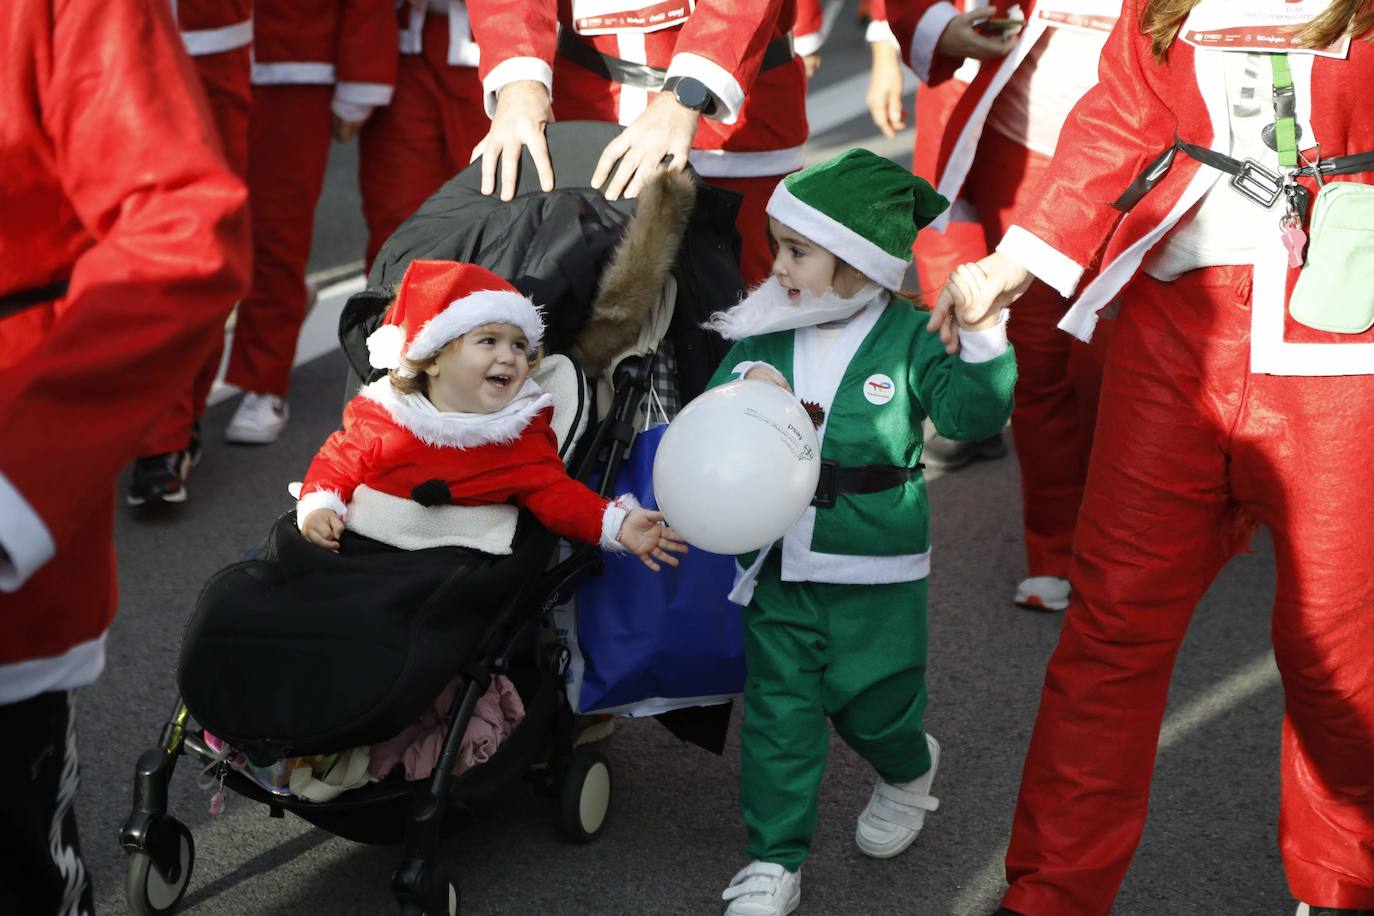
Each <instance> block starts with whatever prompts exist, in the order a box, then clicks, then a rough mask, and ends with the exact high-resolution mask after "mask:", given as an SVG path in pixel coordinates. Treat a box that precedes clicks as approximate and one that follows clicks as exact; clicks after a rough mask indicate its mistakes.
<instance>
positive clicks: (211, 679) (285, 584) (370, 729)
mask: <svg viewBox="0 0 1374 916" xmlns="http://www.w3.org/2000/svg"><path fill="white" fill-rule="evenodd" d="M541 534H542V532H541ZM544 540H545V538H544V537H541V536H539V535H538V534H535V535H534V536H531V537H527V538H523V539H520V540H519V546H518V547H517V549H516V553H515V554H514V555H513V556H509V557H502V558H494V557H490V556H487V555H485V554H480V553H476V552H474V551H470V550H465V549H463V548H458V547H434V548H429V549H425V550H398V549H396V548H392V547H389V546H387V545H384V544H381V543H378V542H376V541H371V540H368V539H367V538H363V537H361V536H359V535H356V534H354V533H352V532H345V534H344V536H343V539H342V541H341V544H340V552H339V553H337V554H336V553H333V552H332V551H329V550H327V549H325V548H323V547H318V546H316V545H314V544H311V543H310V542H309V541H307V540H306V539H305V538H303V537H302V536H301V533H300V531H299V530H298V529H297V528H296V519H295V514H294V513H290V514H287V515H283V516H282V517H281V518H279V519H278V520H277V522H276V524H274V525H273V527H272V530H271V533H270V534H269V535H268V537H267V540H266V541H265V542H264V544H263V545H262V547H261V549H260V551H259V553H258V555H257V556H256V557H254V558H252V559H249V560H245V561H243V562H241V563H236V564H234V565H232V566H229V567H227V568H226V569H224V570H222V571H221V572H219V573H218V574H216V575H215V576H214V577H213V578H212V579H211V580H210V581H209V582H208V583H207V584H206V586H205V589H204V590H203V591H202V593H201V595H200V600H199V601H198V602H197V603H196V608H195V611H194V612H193V613H192V615H191V618H190V621H189V622H188V624H187V628H186V636H185V639H184V641H183V644H182V655H181V662H180V666H179V671H180V682H181V689H182V694H183V696H184V697H185V700H186V704H187V706H188V707H189V708H190V710H191V713H192V714H193V715H194V716H195V717H196V720H197V721H198V722H200V723H201V724H202V725H204V726H205V727H206V728H207V729H209V730H210V731H212V732H213V733H214V734H215V735H217V736H218V737H220V738H222V739H224V740H226V741H228V742H230V743H232V744H234V745H236V746H238V747H240V748H241V749H243V750H244V751H246V752H247V753H248V754H249V755H250V757H251V758H253V759H254V761H255V762H262V763H266V762H270V761H271V760H275V759H277V758H280V757H283V756H289V755H290V756H294V755H298V754H300V755H303V754H315V753H323V752H331V751H337V750H340V749H341V748H344V747H349V746H353V745H361V744H372V743H375V742H379V741H384V740H386V739H388V738H390V737H391V736H393V735H395V734H396V733H397V732H399V731H400V730H401V729H402V728H404V727H405V726H406V725H407V724H409V723H410V722H411V721H413V720H414V719H415V718H416V716H418V715H419V714H420V712H421V711H422V710H424V708H425V707H426V706H427V705H428V704H429V703H431V702H432V701H433V699H434V697H435V696H437V695H438V693H439V692H440V691H441V690H442V689H443V688H444V685H445V684H446V683H447V682H448V681H449V679H450V678H452V677H453V674H454V672H455V671H459V670H461V669H462V667H463V664H464V662H465V661H466V660H467V659H468V658H470V657H471V655H472V652H473V649H474V648H475V644H476V643H477V642H478V641H479V640H480V639H481V637H482V635H483V633H484V631H485V630H486V628H487V626H488V625H489V623H490V622H491V619H492V617H493V615H495V614H496V612H497V611H498V610H499V609H500V608H502V607H503V606H504V605H506V603H507V602H508V601H509V598H510V596H511V594H512V593H513V592H516V591H518V586H519V583H520V582H521V581H522V580H525V581H528V579H530V578H533V577H535V576H537V574H538V573H539V572H540V571H542V565H543V562H544V559H545V557H546V556H547V549H548V545H547V544H540V543H539V542H541V541H544Z"/></svg>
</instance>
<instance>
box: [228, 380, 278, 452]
mask: <svg viewBox="0 0 1374 916" xmlns="http://www.w3.org/2000/svg"><path fill="white" fill-rule="evenodd" d="M290 418H291V408H290V407H288V406H287V404H286V400H285V399H284V398H279V397H277V396H276V395H274V394H258V393H257V392H255V391H247V392H244V395H243V400H242V401H240V402H239V406H238V408H237V409H235V410H234V416H233V417H232V418H231V419H230V420H229V425H228V426H227V427H225V429H224V441H225V442H228V443H230V444H231V445H270V444H272V443H273V442H276V441H277V440H278V439H280V438H281V434H282V430H284V429H286V421H287V420H289V419H290Z"/></svg>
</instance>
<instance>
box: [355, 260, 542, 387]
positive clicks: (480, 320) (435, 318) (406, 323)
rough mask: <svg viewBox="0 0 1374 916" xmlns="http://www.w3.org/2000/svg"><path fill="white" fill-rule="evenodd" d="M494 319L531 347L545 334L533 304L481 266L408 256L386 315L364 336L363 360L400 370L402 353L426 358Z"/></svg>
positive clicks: (421, 358)
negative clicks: (512, 328) (515, 330)
mask: <svg viewBox="0 0 1374 916" xmlns="http://www.w3.org/2000/svg"><path fill="white" fill-rule="evenodd" d="M495 322H499V323H501V324H513V325H515V326H516V327H518V328H519V329H520V330H522V331H524V332H525V337H526V339H528V340H529V344H530V348H531V349H533V348H535V347H537V346H539V344H540V342H541V341H542V340H543V338H544V319H543V317H542V316H541V315H540V314H539V309H538V308H537V307H536V306H535V304H534V303H533V302H531V301H530V299H529V298H528V297H527V296H524V295H523V294H521V292H520V291H519V290H517V289H516V288H515V287H514V286H511V285H510V284H509V283H507V282H506V281H505V280H503V279H501V278H500V277H498V276H497V275H496V274H494V273H492V272H491V271H489V270H487V269H486V268H483V267H478V266H477V265H476V264H461V263H459V262H457V261H411V262H410V266H409V267H407V268H406V272H405V275H404V276H402V277H401V288H400V291H399V292H398V293H397V294H396V301H395V302H393V303H392V304H391V308H390V309H389V310H388V311H387V314H386V320H385V321H384V322H383V323H382V326H381V327H379V328H377V330H375V331H373V332H372V333H371V334H370V335H369V336H368V338H367V357H368V362H370V363H371V364H372V365H373V366H374V367H375V368H378V369H391V370H397V371H399V372H400V373H402V374H405V373H406V370H405V369H403V368H402V364H401V358H402V357H405V358H406V359H409V360H412V361H416V362H418V361H419V360H423V359H428V358H429V357H431V356H433V355H434V354H436V353H438V352H439V351H440V350H442V349H443V348H444V346H445V345H447V344H448V342H449V341H451V340H455V339H456V338H459V337H462V336H463V335H464V334H466V333H467V332H468V331H471V330H472V329H473V328H476V327H480V326H481V325H484V324H492V323H495Z"/></svg>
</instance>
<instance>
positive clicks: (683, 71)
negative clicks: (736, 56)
mask: <svg viewBox="0 0 1374 916" xmlns="http://www.w3.org/2000/svg"><path fill="white" fill-rule="evenodd" d="M675 76H690V77H691V78H692V79H696V80H701V82H702V83H704V84H705V85H706V88H707V89H709V90H711V94H712V95H714V96H715V97H716V103H717V104H716V110H715V112H714V113H713V114H712V115H711V119H712V120H715V121H719V122H721V123H722V124H734V123H735V119H736V118H737V117H739V110H740V108H742V107H743V106H744V87H742V86H741V85H740V84H739V82H738V81H737V80H736V79H735V77H734V75H733V74H732V73H730V71H729V70H726V69H725V68H724V67H722V66H720V65H719V64H717V63H716V62H715V61H711V60H707V59H706V58H704V57H702V56H701V55H700V54H691V53H688V52H686V51H684V52H683V53H681V54H674V55H673V59H672V61H671V62H670V63H669V64H668V76H667V78H668V79H672V78H673V77H675Z"/></svg>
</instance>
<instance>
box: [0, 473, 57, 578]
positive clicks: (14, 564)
mask: <svg viewBox="0 0 1374 916" xmlns="http://www.w3.org/2000/svg"><path fill="white" fill-rule="evenodd" d="M0 550H3V553H0V592H17V591H19V589H20V588H22V587H23V585H24V583H25V582H27V581H28V579H29V577H30V576H32V575H33V574H34V573H35V572H37V571H38V569H39V568H40V567H41V566H42V565H43V564H44V563H47V562H48V561H49V560H51V559H52V558H53V554H55V553H57V544H56V542H54V541H53V538H52V533H51V532H49V531H48V526H47V525H45V524H43V519H42V518H40V517H39V515H38V513H37V512H35V511H34V510H33V507H32V506H30V505H29V503H28V500H26V499H24V497H23V495H22V494H21V493H20V492H19V491H18V490H17V489H15V487H14V484H12V483H10V482H9V478H7V477H6V476H5V475H4V474H0Z"/></svg>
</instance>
